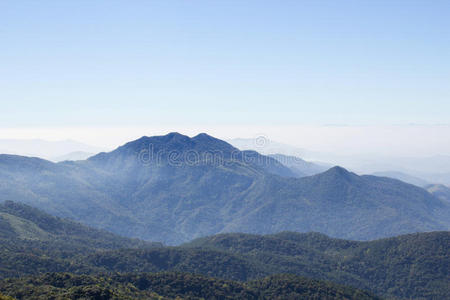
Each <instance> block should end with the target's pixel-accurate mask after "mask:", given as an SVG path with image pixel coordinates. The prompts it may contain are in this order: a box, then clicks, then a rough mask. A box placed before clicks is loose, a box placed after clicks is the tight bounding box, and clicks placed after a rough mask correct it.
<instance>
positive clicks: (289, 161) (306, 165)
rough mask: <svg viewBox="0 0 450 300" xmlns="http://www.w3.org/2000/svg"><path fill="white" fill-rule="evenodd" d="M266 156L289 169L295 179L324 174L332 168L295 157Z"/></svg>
mask: <svg viewBox="0 0 450 300" xmlns="http://www.w3.org/2000/svg"><path fill="white" fill-rule="evenodd" d="M268 156H269V157H272V158H275V159H276V160H278V161H279V162H280V163H282V164H283V165H285V166H286V167H288V168H289V169H291V170H292V171H293V172H294V173H295V175H296V177H306V176H311V175H316V174H319V173H322V172H325V171H326V170H328V169H330V168H331V167H332V165H327V164H319V163H312V162H308V161H305V160H303V159H301V158H300V157H297V156H289V155H283V154H270V155H268Z"/></svg>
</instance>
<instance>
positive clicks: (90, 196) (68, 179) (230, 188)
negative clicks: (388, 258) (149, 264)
mask: <svg viewBox="0 0 450 300" xmlns="http://www.w3.org/2000/svg"><path fill="white" fill-rule="evenodd" d="M295 177H296V174H294V173H292V172H291V170H290V169H289V168H287V167H286V166H284V165H282V164H281V163H280V162H278V161H277V160H275V159H273V158H270V157H267V156H264V155H261V154H259V153H257V152H255V151H240V150H238V149H236V148H234V147H233V146H231V145H230V144H228V143H226V142H224V141H222V140H220V139H216V138H214V137H212V136H209V135H207V134H199V135H197V136H195V137H188V136H185V135H182V134H179V133H170V134H167V135H164V136H154V137H142V138H140V139H137V140H135V141H131V142H129V143H127V144H125V145H123V146H121V147H118V148H117V149H116V150H114V151H111V152H109V153H100V154H98V155H95V156H93V157H91V158H89V159H88V160H85V161H76V162H73V161H72V162H61V163H58V164H55V163H51V162H48V161H44V160H40V159H36V158H28V157H17V156H0V195H1V196H0V200H13V201H17V202H26V203H28V204H31V205H34V206H37V207H39V208H42V209H44V210H46V211H47V212H50V213H52V214H54V215H57V216H62V217H70V218H72V219H76V220H78V221H81V222H84V223H86V224H88V225H91V226H94V227H97V228H102V229H108V230H110V231H112V232H115V233H118V234H121V235H124V236H128V237H140V238H143V239H147V240H153V241H162V242H165V243H168V244H178V243H182V242H185V241H188V240H191V239H192V238H195V237H200V236H204V235H211V234H216V233H224V232H236V231H239V232H248V233H275V232H279V231H284V230H290V231H300V232H305V231H317V232H322V233H325V234H328V235H331V236H333V237H340V238H348V239H360V240H367V239H374V238H380V237H387V236H394V235H399V234H404V233H410V232H418V231H433V230H448V229H449V228H450V222H449V220H450V205H449V204H448V202H446V201H443V200H441V199H438V198H436V197H434V196H433V195H431V194H430V193H428V192H427V191H425V190H424V189H422V188H419V187H416V186H413V185H410V184H406V183H403V182H401V181H398V180H394V179H389V178H381V177H375V176H358V175H356V174H354V173H351V172H348V171H347V170H345V169H344V168H341V167H334V168H331V169H330V170H328V171H326V172H324V173H320V174H316V175H314V176H309V177H303V178H295Z"/></svg>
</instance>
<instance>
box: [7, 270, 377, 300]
mask: <svg viewBox="0 0 450 300" xmlns="http://www.w3.org/2000/svg"><path fill="white" fill-rule="evenodd" d="M0 289H1V290H3V291H5V293H7V294H8V295H12V296H14V297H16V298H17V299H31V298H33V299H37V298H40V299H44V298H45V299H54V298H56V299H59V298H64V299H81V298H86V299H175V298H176V299H179V298H182V299H199V300H200V299H249V300H251V299H255V300H256V299H355V300H356V299H358V300H365V299H380V298H378V297H376V296H374V295H371V294H370V293H367V292H365V291H361V290H357V289H354V288H349V287H345V286H340V285H337V284H333V283H330V282H322V281H317V280H311V279H306V278H301V277H296V276H292V275H278V276H272V277H268V278H264V279H262V280H255V281H251V282H248V283H240V282H235V281H227V280H220V279H214V278H208V277H204V276H199V275H191V274H181V273H160V274H121V275H114V276H110V277H103V276H102V277H100V276H85V275H82V276H80V275H73V274H68V273H62V274H45V275H42V276H39V277H26V278H21V279H9V280H5V281H3V282H0ZM0 297H1V296H0ZM0 299H1V298H0Z"/></svg>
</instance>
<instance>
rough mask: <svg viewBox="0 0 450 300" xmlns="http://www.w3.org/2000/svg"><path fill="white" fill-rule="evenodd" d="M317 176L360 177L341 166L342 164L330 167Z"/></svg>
mask: <svg viewBox="0 0 450 300" xmlns="http://www.w3.org/2000/svg"><path fill="white" fill-rule="evenodd" d="M317 176H325V177H333V178H336V177H339V178H345V179H350V178H352V177H358V175H356V174H355V173H352V172H350V171H348V170H347V169H345V168H343V167H340V166H334V167H332V168H330V169H328V170H327V171H325V172H323V173H321V174H318V175H317Z"/></svg>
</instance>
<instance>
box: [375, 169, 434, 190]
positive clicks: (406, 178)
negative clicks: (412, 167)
mask: <svg viewBox="0 0 450 300" xmlns="http://www.w3.org/2000/svg"><path fill="white" fill-rule="evenodd" d="M372 175H373V176H380V177H389V178H394V179H398V180H401V181H403V182H406V183H410V184H414V185H416V186H419V187H425V186H427V185H429V183H428V182H427V181H426V180H424V179H422V178H419V177H415V176H412V175H409V174H406V173H403V172H398V171H386V172H375V173H372Z"/></svg>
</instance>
